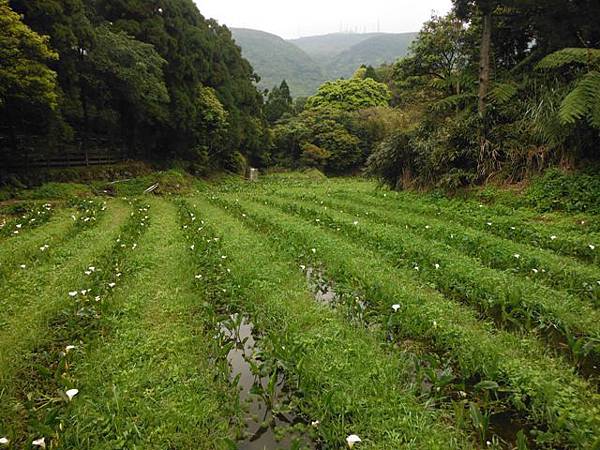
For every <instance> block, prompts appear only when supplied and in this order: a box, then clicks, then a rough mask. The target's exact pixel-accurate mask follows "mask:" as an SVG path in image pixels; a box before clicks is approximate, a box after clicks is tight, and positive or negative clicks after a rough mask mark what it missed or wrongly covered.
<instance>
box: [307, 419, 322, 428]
mask: <svg viewBox="0 0 600 450" xmlns="http://www.w3.org/2000/svg"><path fill="white" fill-rule="evenodd" d="M320 423H321V422H319V421H318V420H313V421H312V422H311V423H310V424H311V426H313V427H315V428H317V427H318V426H319V425H320Z"/></svg>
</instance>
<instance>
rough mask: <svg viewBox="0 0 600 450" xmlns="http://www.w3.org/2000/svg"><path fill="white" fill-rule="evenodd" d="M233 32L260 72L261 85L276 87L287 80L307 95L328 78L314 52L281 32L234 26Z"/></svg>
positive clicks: (298, 92) (297, 92)
mask: <svg viewBox="0 0 600 450" xmlns="http://www.w3.org/2000/svg"><path fill="white" fill-rule="evenodd" d="M231 32H232V34H233V37H234V39H235V41H236V43H237V44H238V45H239V46H240V47H241V48H242V55H243V56H244V57H245V58H246V59H247V60H248V61H250V63H251V64H252V67H254V70H255V72H256V73H257V74H258V75H260V77H261V81H260V83H259V87H260V88H261V89H272V88H273V86H279V84H280V83H281V81H282V80H286V81H287V83H288V85H289V86H290V91H291V93H292V95H293V96H294V97H306V96H309V95H312V94H313V93H314V92H315V91H316V90H317V88H318V87H319V86H320V85H321V84H322V83H323V82H324V81H325V80H326V79H327V76H326V75H325V74H324V73H323V71H322V69H321V67H319V65H318V64H317V63H316V62H315V61H313V60H312V59H311V57H310V56H308V55H307V54H306V53H305V52H303V51H302V50H301V49H300V48H298V47H296V46H295V45H294V44H292V43H290V42H287V41H285V40H284V39H282V38H280V37H279V36H276V35H274V34H270V33H265V32H263V31H257V30H249V29H245V28H232V29H231Z"/></svg>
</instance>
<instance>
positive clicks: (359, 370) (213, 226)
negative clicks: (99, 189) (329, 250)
mask: <svg viewBox="0 0 600 450" xmlns="http://www.w3.org/2000/svg"><path fill="white" fill-rule="evenodd" d="M194 203H197V208H194V211H197V213H198V214H199V217H200V218H203V219H205V220H207V222H208V224H209V227H210V228H209V229H210V230H211V231H207V226H204V227H203V230H202V231H203V232H204V233H201V235H200V239H197V240H196V241H195V242H196V243H197V244H199V245H202V243H206V242H207V241H208V242H215V241H214V240H213V239H214V237H215V233H216V236H220V238H219V241H217V242H218V243H219V244H220V248H221V252H222V255H221V257H220V258H221V259H222V257H223V256H226V258H227V259H226V261H227V263H226V265H227V268H230V270H231V274H230V276H229V277H225V279H227V278H230V279H229V280H227V281H223V282H222V287H223V288H224V289H225V290H227V289H228V288H231V287H232V286H233V288H234V289H235V291H234V292H235V294H234V298H236V299H238V301H237V302H236V307H237V308H238V309H239V310H241V311H242V312H243V313H245V314H248V315H250V317H251V318H252V320H253V322H254V323H255V325H256V326H257V327H258V328H259V329H260V330H261V332H262V333H264V334H265V335H266V336H265V337H264V339H265V340H269V341H270V342H272V344H271V345H272V346H273V347H274V348H273V350H272V351H273V353H274V355H273V356H274V357H275V358H276V360H277V362H278V364H279V365H280V366H281V367H282V368H283V370H284V371H285V373H286V375H287V376H288V377H289V378H290V380H291V381H293V383H291V384H293V385H294V386H295V390H296V394H297V395H298V397H299V399H300V400H299V401H300V402H301V405H300V409H301V411H302V413H303V414H304V415H305V416H306V417H307V419H306V420H307V422H312V421H315V420H318V421H319V422H320V425H319V427H320V428H319V432H320V434H321V435H322V437H323V439H324V441H325V442H327V443H329V444H330V445H333V447H334V448H335V447H338V448H339V447H342V446H343V445H344V444H343V443H344V440H345V437H346V436H348V435H350V434H358V435H360V436H362V438H363V439H364V448H381V449H386V448H398V447H407V448H423V449H425V448H427V449H433V448H447V447H448V446H450V447H452V448H462V447H467V446H468V445H467V443H466V442H465V438H464V436H461V433H460V432H458V431H456V430H453V426H452V425H451V424H450V423H446V424H444V421H443V420H442V416H443V414H442V413H441V412H438V413H437V414H436V412H434V411H433V410H431V409H429V408H428V407H427V405H426V404H419V403H418V402H417V400H416V398H415V395H414V392H413V386H411V382H410V379H411V375H410V373H409V362H410V360H409V359H408V358H407V357H406V356H407V355H404V358H403V357H402V355H392V354H390V353H389V352H388V351H386V350H385V349H384V348H378V347H379V344H377V342H376V341H375V340H374V338H373V336H371V335H369V333H367V332H365V330H362V329H360V328H354V327H351V326H348V325H347V324H346V322H345V320H344V318H343V317H342V316H341V315H339V314H336V313H335V311H332V310H331V309H329V308H327V307H325V306H322V305H319V304H317V303H316V302H315V301H314V299H313V298H312V296H311V295H310V294H309V292H307V290H306V282H305V278H304V276H303V274H302V272H301V271H300V270H298V266H297V265H296V264H295V263H294V262H293V261H292V260H290V259H287V258H281V257H280V256H278V253H279V252H278V250H277V248H276V247H273V246H269V245H265V244H264V243H263V242H261V241H262V238H261V236H260V235H258V234H256V233H255V232H253V231H252V230H249V229H247V228H246V227H245V226H244V225H243V223H241V222H240V221H236V220H234V219H233V218H232V217H228V215H227V214H225V213H224V212H223V211H219V210H218V209H215V208H214V207H211V206H210V205H208V204H207V203H206V202H204V201H200V200H194ZM212 230H214V231H212ZM228 236H231V237H233V236H234V238H228ZM204 245H207V244H204ZM215 264H219V263H218V262H217V263H215ZM402 380H404V381H402ZM436 420H437V423H436Z"/></svg>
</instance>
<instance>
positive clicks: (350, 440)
mask: <svg viewBox="0 0 600 450" xmlns="http://www.w3.org/2000/svg"><path fill="white" fill-rule="evenodd" d="M346 442H347V443H348V448H352V447H354V444H358V443H359V442H362V440H361V438H359V437H358V436H357V435H356V434H351V435H350V436H348V437H347V438H346Z"/></svg>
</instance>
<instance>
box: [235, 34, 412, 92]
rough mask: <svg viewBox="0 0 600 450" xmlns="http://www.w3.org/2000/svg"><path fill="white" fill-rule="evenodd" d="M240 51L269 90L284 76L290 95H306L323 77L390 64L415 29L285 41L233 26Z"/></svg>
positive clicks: (401, 53)
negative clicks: (409, 31) (365, 67)
mask: <svg viewBox="0 0 600 450" xmlns="http://www.w3.org/2000/svg"><path fill="white" fill-rule="evenodd" d="M232 33H233V35H234V37H235V40H236V42H237V44H238V45H240V47H241V48H242V54H243V55H244V57H245V58H247V59H248V60H249V61H250V62H251V63H252V66H253V67H254V70H255V71H256V73H257V74H258V75H259V76H260V77H261V81H260V83H259V84H258V86H259V87H260V88H261V89H271V88H273V86H278V85H279V83H281V81H282V80H286V81H287V82H288V85H289V87H290V92H291V94H292V96H293V97H295V98H296V97H307V96H310V95H312V94H314V93H315V92H316V90H317V88H318V87H319V86H320V85H321V84H322V83H324V82H325V81H327V80H335V79H337V78H348V77H350V76H352V74H353V73H354V72H355V71H356V69H357V68H359V67H360V66H361V65H365V66H369V65H371V66H379V65H381V64H384V63H389V64H392V63H394V62H395V61H396V60H398V59H399V58H402V57H404V56H406V55H407V53H408V48H409V46H410V44H411V42H412V41H413V40H414V39H415V37H416V35H417V34H416V33H402V34H391V33H364V34H361V33H335V34H327V35H323V36H311V37H305V38H300V39H291V40H289V41H285V40H283V39H281V38H280V37H278V36H275V35H273V34H269V33H264V32H262V31H257V30H246V29H236V28H234V29H232Z"/></svg>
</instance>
